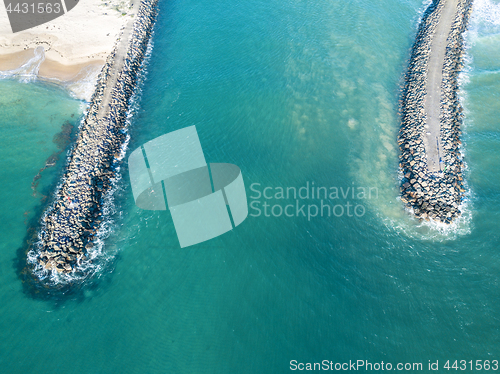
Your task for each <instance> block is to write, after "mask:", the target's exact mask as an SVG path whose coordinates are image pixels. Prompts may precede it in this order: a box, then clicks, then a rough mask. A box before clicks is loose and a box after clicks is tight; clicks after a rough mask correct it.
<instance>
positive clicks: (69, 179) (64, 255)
mask: <svg viewBox="0 0 500 374" xmlns="http://www.w3.org/2000/svg"><path fill="white" fill-rule="evenodd" d="M137 6H138V8H139V9H138V11H137V16H136V18H135V21H134V22H133V23H132V22H130V23H129V24H128V25H127V27H126V28H125V29H124V30H123V31H122V34H121V35H120V38H119V39H118V42H117V44H116V45H115V48H114V50H113V52H112V53H111V54H110V55H109V56H108V59H107V61H106V63H105V64H104V66H103V68H102V71H101V73H100V74H99V79H98V82H97V85H96V88H95V91H94V93H93V95H92V98H91V100H90V104H89V108H88V110H87V112H86V114H85V117H84V119H83V120H82V122H81V125H80V127H79V132H78V135H77V140H76V142H75V144H74V146H73V148H72V150H71V151H70V155H69V156H68V161H67V165H66V167H65V171H64V173H63V176H62V179H61V182H60V187H59V188H58V190H57V191H56V193H55V195H54V198H53V202H52V203H51V204H50V205H49V207H48V208H47V209H46V210H45V213H44V214H43V216H42V218H41V222H40V228H39V229H38V233H39V240H38V241H37V242H36V243H31V246H30V249H29V251H28V253H27V257H28V267H29V268H30V270H31V273H32V274H33V277H34V279H35V280H36V281H43V280H46V279H47V277H49V278H50V277H53V276H55V277H56V280H55V281H54V280H53V279H49V281H48V282H44V283H45V284H46V285H47V286H56V287H59V286H62V285H64V284H67V283H68V282H69V283H71V282H72V281H73V280H74V279H75V278H74V277H75V276H76V277H80V278H85V277H86V276H87V275H88V274H89V271H88V269H89V268H91V266H92V262H93V259H94V257H95V253H94V247H95V246H96V243H97V239H98V233H99V229H100V227H101V224H102V222H103V217H104V216H105V211H104V210H103V209H104V208H103V207H104V206H105V203H106V199H108V198H110V197H111V196H110V195H109V194H111V193H112V187H113V180H114V178H115V177H116V176H117V173H118V171H119V168H120V165H121V162H122V158H123V157H124V153H123V146H124V145H126V144H127V141H128V136H127V134H126V129H127V123H126V120H127V115H128V112H129V109H130V104H131V98H132V96H133V94H134V92H135V88H136V83H137V79H138V76H139V74H140V71H141V69H142V68H143V63H144V57H145V53H146V50H147V48H148V45H149V42H150V37H151V34H152V29H153V26H154V22H155V19H156V13H157V0H142V1H141V2H140V3H138V4H137ZM108 195H109V196H108ZM111 198H112V197H111ZM58 274H63V275H66V274H68V277H62V278H61V277H57V275H58ZM51 281H52V283H51Z"/></svg>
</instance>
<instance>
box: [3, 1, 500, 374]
mask: <svg viewBox="0 0 500 374" xmlns="http://www.w3.org/2000/svg"><path fill="white" fill-rule="evenodd" d="M428 3H429V2H428V1H424V2H422V1H421V0H387V1H384V2H373V1H367V0H354V1H331V2H312V1H309V2H306V1H276V0H270V1H260V0H253V1H249V2H243V3H239V4H236V3H235V2H231V1H227V0H226V1H225V0H222V1H217V2H202V3H200V2H197V1H193V0H173V1H168V2H167V1H162V2H160V13H159V18H158V22H157V25H156V28H155V34H154V38H153V45H154V47H153V50H152V54H151V57H150V59H149V62H148V65H147V75H146V79H145V82H144V83H143V84H142V86H141V90H140V95H139V96H140V98H139V101H138V105H137V107H136V110H135V112H134V113H133V116H132V118H131V126H130V129H129V133H130V136H131V138H130V144H129V152H130V151H131V150H133V149H135V148H136V147H138V146H140V145H141V144H143V143H144V142H146V141H148V140H151V139H153V138H155V137H157V136H159V135H162V134H164V133H167V132H170V131H174V130H177V129H180V128H184V127H186V126H191V125H196V128H197V130H198V134H199V137H200V141H201V143H202V146H203V149H204V151H205V157H206V159H207V161H208V162H228V163H233V164H236V165H238V166H239V167H240V168H241V170H242V174H243V178H244V181H245V185H246V190H247V196H248V203H249V204H251V205H250V209H249V213H250V215H249V217H248V218H247V219H246V220H245V221H244V222H243V223H242V224H241V225H240V226H239V227H238V228H237V229H236V230H233V231H231V232H229V233H226V234H224V235H222V236H220V237H218V238H215V239H213V240H210V241H207V242H204V243H201V244H198V245H196V246H192V247H188V248H183V249H181V248H180V246H179V243H178V241H177V237H176V234H175V230H174V227H173V224H172V220H171V217H170V214H169V212H167V211H165V212H152V211H143V210H140V209H138V208H137V207H136V206H135V204H134V201H133V197H132V193H131V189H130V186H129V184H128V176H127V168H126V164H125V165H124V166H123V168H122V172H123V178H122V180H121V181H120V182H119V185H118V186H117V192H116V198H115V205H114V212H115V214H114V215H112V217H111V221H110V224H109V225H108V235H106V236H107V239H106V240H105V247H104V250H105V251H107V253H108V254H109V256H108V262H107V266H105V267H103V270H102V271H101V272H99V273H98V274H97V275H96V276H95V277H94V278H93V279H91V280H89V281H88V282H87V283H86V284H84V285H83V287H82V288H81V289H79V290H78V291H77V292H73V293H68V294H65V295H48V296H47V295H44V294H43V293H41V292H38V293H36V292H33V290H31V289H29V288H28V287H27V286H26V285H25V284H23V282H22V279H23V277H22V276H20V274H19V262H20V260H22V253H21V252H22V248H23V245H24V243H25V241H26V239H27V237H28V235H29V232H28V230H29V228H30V227H31V225H32V223H33V220H36V218H37V217H38V216H39V214H40V210H41V209H42V208H43V206H44V204H45V203H46V200H44V196H49V198H50V193H51V191H53V190H54V188H55V186H56V185H57V182H58V178H59V175H60V172H61V170H62V166H63V163H64V152H63V153H62V154H61V155H60V158H59V161H58V163H56V164H55V165H54V166H53V167H51V168H48V169H46V170H44V171H43V172H42V174H41V175H42V177H41V178H40V179H39V185H38V187H37V192H36V194H35V196H33V193H34V191H33V189H32V181H33V178H34V177H35V176H36V175H37V173H38V172H39V170H40V169H41V168H43V166H44V165H45V163H46V160H47V159H48V158H49V157H50V156H51V155H52V154H53V153H54V152H58V150H59V148H58V147H57V145H56V144H55V143H54V142H53V138H54V136H55V135H56V134H58V133H59V132H60V131H61V126H62V125H63V124H64V123H67V122H66V121H68V123H70V124H72V125H73V126H75V127H76V126H77V125H78V123H79V120H80V118H81V115H82V112H83V110H84V105H83V103H82V102H80V101H78V100H76V99H73V98H71V97H70V96H69V94H67V93H66V92H65V91H63V90H62V89H60V88H57V87H55V86H52V85H47V84H44V83H43V82H37V81H30V82H25V81H26V79H25V78H23V79H24V81H20V80H18V79H16V78H14V77H11V78H8V79H3V80H0V118H1V119H0V126H1V130H2V136H1V137H0V139H1V140H0V141H1V142H2V143H1V144H2V146H1V147H0V154H1V156H2V157H1V159H2V160H3V168H2V171H1V173H2V174H1V176H2V178H1V181H2V182H3V183H2V184H1V188H2V194H1V196H3V200H2V201H1V202H0V204H1V209H0V212H1V214H2V220H1V221H2V223H3V228H2V229H1V239H2V240H1V241H0V245H1V250H0V297H1V300H2V302H1V303H0V316H1V318H0V337H1V339H0V372H2V373H4V372H5V373H28V372H36V373H40V374H41V373H53V372H61V373H141V374H142V373H286V372H289V371H290V361H292V360H297V362H321V361H322V360H329V361H333V362H340V363H342V362H348V361H349V360H368V361H369V362H371V363H380V362H382V361H384V363H388V362H389V363H391V364H392V365H393V366H394V367H395V366H396V364H397V363H422V364H423V368H424V370H423V371H425V372H427V371H428V370H427V367H428V362H429V360H431V361H432V362H436V360H439V365H440V368H441V370H440V371H445V370H444V369H443V368H442V367H443V365H444V363H445V362H446V360H452V361H454V360H467V361H469V360H494V359H497V360H498V359H500V347H499V341H500V330H499V326H500V312H499V301H498V295H499V291H500V284H499V275H498V274H500V255H499V253H498V248H499V236H500V235H499V231H498V228H497V227H498V225H499V224H500V189H499V187H498V186H499V184H500V183H499V182H500V173H499V171H498V168H497V167H496V166H497V165H498V163H499V162H500V156H499V153H498V151H497V150H498V145H499V142H500V133H499V130H498V128H499V125H500V105H499V104H498V103H499V100H498V99H499V97H500V83H499V82H500V81H499V80H498V76H499V75H498V74H499V71H500V63H499V61H500V47H499V45H500V43H499V41H500V22H499V21H498V20H499V19H500V18H499V15H500V2H499V1H493V0H476V2H475V10H474V12H473V17H472V20H471V27H470V30H469V32H468V33H467V35H466V40H467V53H466V65H465V68H464V73H463V74H462V76H461V87H462V88H461V98H462V101H463V106H464V108H465V112H466V118H465V126H464V137H463V152H464V154H465V161H466V164H467V181H468V187H469V193H468V196H467V202H466V208H465V212H464V216H463V219H462V220H461V221H460V222H457V223H456V224H455V225H453V226H452V227H448V228H445V227H440V226H433V225H429V224H422V223H419V222H418V221H415V220H414V219H413V218H412V217H411V216H410V215H409V214H408V213H407V212H405V211H404V209H403V207H402V204H401V202H400V201H399V200H398V191H399V190H398V184H399V182H398V154H397V152H398V151H397V146H396V136H397V131H398V126H399V124H398V121H399V120H398V99H399V92H400V84H401V79H402V75H403V74H404V71H405V68H406V61H407V59H408V57H409V52H410V48H411V45H412V43H413V39H414V36H415V32H416V28H417V25H418V20H419V17H420V16H421V15H422V12H423V10H424V9H425V7H426V6H427V5H428ZM313 185H314V187H315V188H316V189H313V188H312V186H313ZM306 186H309V197H308V198H300V197H298V198H296V199H295V198H294V197H293V196H288V199H287V198H284V199H280V198H279V195H278V196H277V197H276V196H275V195H276V193H278V192H279V188H280V187H281V188H284V189H285V190H286V188H290V191H292V189H293V188H295V189H296V190H299V189H300V188H301V187H303V190H302V192H303V193H305V187H306ZM266 187H267V188H268V189H267V190H266V191H267V196H270V197H271V198H270V199H267V198H265V197H264V196H263V193H264V189H265V188H266ZM317 187H325V188H326V189H327V190H328V196H327V197H326V198H325V197H324V196H323V195H321V192H320V195H321V196H320V197H319V198H318V196H317V195H318V190H317ZM353 188H354V191H355V193H354V195H353V194H352V191H353ZM313 190H314V191H315V196H314V197H313V196H312V191H313ZM335 191H337V193H338V194H337V195H336V194H335ZM363 192H364V194H363ZM301 196H304V194H303V195H301ZM264 204H268V205H269V207H268V208H267V209H268V210H267V213H268V214H267V216H266V211H264V209H265V208H264ZM297 204H298V205H299V206H302V205H303V206H304V212H305V216H304V215H302V213H301V210H298V209H297ZM321 204H323V205H327V206H329V207H330V216H328V214H327V213H328V208H322V205H321ZM287 205H293V208H292V209H289V210H288V212H291V211H293V214H290V215H292V217H287V216H285V215H284V214H281V215H280V214H279V213H280V212H281V209H283V208H285V207H286V206H287ZM316 208H318V215H317V216H315V217H313V215H314V212H315V209H316ZM308 209H309V211H310V213H311V216H310V217H308V216H307V213H308ZM259 210H260V214H259ZM321 213H323V216H321ZM341 213H342V214H341ZM360 371H364V370H360ZM466 372H469V371H466Z"/></svg>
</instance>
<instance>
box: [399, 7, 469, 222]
mask: <svg viewBox="0 0 500 374" xmlns="http://www.w3.org/2000/svg"><path fill="white" fill-rule="evenodd" d="M446 1H449V0H435V1H434V2H433V3H432V4H431V5H430V6H429V8H428V9H427V11H426V13H425V15H424V17H423V19H422V21H421V23H420V26H419V29H418V33H417V37H416V41H415V44H414V46H413V49H412V53H411V57H410V63H409V67H408V72H407V74H406V77H405V79H406V82H405V87H404V90H403V94H402V99H401V119H402V123H401V128H400V131H399V136H398V144H399V148H400V164H399V166H400V170H401V171H402V174H403V178H402V180H401V200H402V201H403V202H404V203H405V205H406V206H407V207H408V208H409V209H411V210H412V212H413V213H414V214H415V216H416V217H417V218H420V219H432V220H435V221H438V222H443V223H451V222H452V221H453V220H454V219H455V218H457V217H458V216H459V215H460V214H461V211H460V205H461V202H462V200H463V193H464V192H465V189H464V180H463V175H462V170H463V161H462V155H461V152H460V144H461V142H460V135H461V125H462V120H463V114H462V108H461V105H460V102H459V98H458V82H457V79H458V74H459V72H460V69H461V67H462V52H463V33H464V31H465V30H466V28H467V23H468V19H469V17H470V13H471V11H472V0H456V11H455V12H453V14H452V16H454V18H453V19H451V20H449V21H450V22H451V32H450V33H449V35H448V37H447V39H446V45H445V48H446V51H445V52H444V61H443V64H442V80H441V84H440V91H439V93H438V95H437V97H432V96H431V95H430V93H429V92H427V91H428V84H427V83H428V77H429V74H430V73H429V61H430V57H431V56H430V55H431V53H437V52H436V51H433V50H432V48H431V45H432V42H433V38H434V37H435V35H436V32H435V31H436V28H437V26H438V24H439V22H444V20H443V19H441V16H442V14H443V9H444V7H445V6H446V5H448V6H450V5H449V4H445V2H446ZM453 5H455V4H453ZM431 73H432V72H431ZM430 100H434V101H435V103H434V105H439V107H438V108H437V110H438V113H439V118H438V119H437V120H438V128H437V129H435V131H436V136H435V137H434V136H432V137H431V132H432V128H429V127H430V126H431V127H432V125H431V124H430V118H429V117H430V114H431V113H430V110H429V109H428V108H429V106H430V104H432V103H431V102H430ZM437 100H440V102H439V104H438V102H437ZM434 142H435V143H434ZM431 153H433V154H431ZM431 158H432V159H431ZM431 164H432V167H431Z"/></svg>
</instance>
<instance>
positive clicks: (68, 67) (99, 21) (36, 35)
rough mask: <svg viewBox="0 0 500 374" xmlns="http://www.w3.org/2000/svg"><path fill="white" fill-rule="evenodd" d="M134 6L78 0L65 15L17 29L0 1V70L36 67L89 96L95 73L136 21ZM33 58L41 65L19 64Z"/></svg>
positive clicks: (45, 75) (14, 71) (81, 95)
mask: <svg viewBox="0 0 500 374" xmlns="http://www.w3.org/2000/svg"><path fill="white" fill-rule="evenodd" d="M136 3H138V2H136ZM135 5H138V4H135ZM135 8H136V7H134V4H133V2H132V0H123V1H120V0H112V1H103V0H80V1H79V3H78V5H77V6H75V7H74V8H73V9H72V10H71V11H69V12H68V13H66V14H65V15H63V16H61V17H59V18H56V19H55V20H53V21H50V22H47V23H44V24H42V25H39V26H36V27H34V28H31V29H28V30H25V31H21V32H18V33H15V34H14V33H12V30H11V28H10V24H9V20H8V17H7V12H6V10H5V8H4V7H0V71H2V72H4V73H5V72H8V73H12V74H23V73H25V72H26V71H29V72H31V73H33V72H36V73H37V75H38V77H39V78H42V79H49V80H53V81H60V82H61V84H63V85H64V86H65V87H67V88H68V89H69V90H70V91H71V92H72V93H73V94H74V95H75V96H76V97H78V98H80V99H84V100H89V98H90V96H91V95H92V92H93V88H94V85H95V82H96V79H97V75H98V74H99V72H100V70H101V68H102V66H103V64H104V61H105V60H106V57H107V56H108V54H109V53H110V52H111V51H112V49H113V46H114V45H115V42H116V40H117V38H118V37H119V34H120V31H121V30H122V29H123V28H124V27H125V26H127V25H130V24H131V21H133V19H134V16H135V14H136V9H135ZM37 48H38V49H37ZM42 48H43V49H42ZM35 50H36V51H37V54H38V58H34V57H35ZM30 60H31V64H32V65H38V66H31V67H29V68H28V69H27V68H26V66H25V67H24V69H19V68H20V67H21V66H23V64H26V63H28V62H29V61H30Z"/></svg>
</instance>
